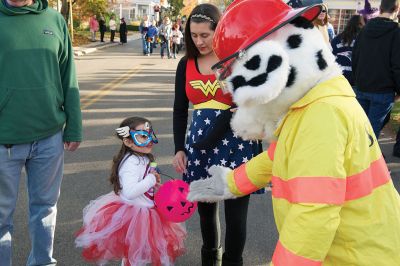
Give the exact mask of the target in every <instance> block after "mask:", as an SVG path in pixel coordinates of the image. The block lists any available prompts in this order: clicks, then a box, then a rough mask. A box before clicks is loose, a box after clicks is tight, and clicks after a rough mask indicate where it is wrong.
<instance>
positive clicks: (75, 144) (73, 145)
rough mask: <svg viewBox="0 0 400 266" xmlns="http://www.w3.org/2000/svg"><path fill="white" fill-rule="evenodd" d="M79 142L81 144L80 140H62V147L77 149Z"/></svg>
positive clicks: (71, 149) (68, 149) (70, 149)
mask: <svg viewBox="0 0 400 266" xmlns="http://www.w3.org/2000/svg"><path fill="white" fill-rule="evenodd" d="M80 144H81V143H80V142H76V141H72V142H69V141H66V142H64V149H65V150H67V151H75V150H76V149H78V147H79V145H80Z"/></svg>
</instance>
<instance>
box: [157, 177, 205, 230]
mask: <svg viewBox="0 0 400 266" xmlns="http://www.w3.org/2000/svg"><path fill="white" fill-rule="evenodd" d="M188 193H189V185H188V184H187V183H185V182H184V181H182V180H170V181H167V182H165V183H164V184H162V185H161V187H160V188H159V190H158V191H157V193H156V195H155V196H154V202H155V206H156V209H157V211H158V213H159V214H160V215H161V216H162V217H163V218H164V219H165V220H168V221H171V222H174V223H181V222H184V221H186V220H187V219H189V218H190V217H191V216H192V215H193V213H194V212H195V211H196V208H197V202H191V201H188V200H187V195H188Z"/></svg>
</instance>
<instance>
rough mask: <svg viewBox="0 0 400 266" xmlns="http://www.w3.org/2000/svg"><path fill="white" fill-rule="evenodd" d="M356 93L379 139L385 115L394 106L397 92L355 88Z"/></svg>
mask: <svg viewBox="0 0 400 266" xmlns="http://www.w3.org/2000/svg"><path fill="white" fill-rule="evenodd" d="M355 93H356V96H357V100H358V102H359V103H360V105H361V107H362V108H363V109H364V111H365V113H366V114H367V116H368V119H369V121H370V123H371V125H372V128H373V130H374V133H375V136H376V138H377V139H378V138H379V134H380V132H381V130H382V127H383V124H384V121H385V117H386V116H387V114H388V113H390V111H391V110H392V108H393V105H394V96H395V93H394V92H390V93H371V92H363V91H359V90H357V89H355Z"/></svg>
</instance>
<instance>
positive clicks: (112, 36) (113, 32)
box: [110, 30, 115, 42]
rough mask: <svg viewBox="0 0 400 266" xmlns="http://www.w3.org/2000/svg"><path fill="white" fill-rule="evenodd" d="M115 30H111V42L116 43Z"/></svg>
mask: <svg viewBox="0 0 400 266" xmlns="http://www.w3.org/2000/svg"><path fill="white" fill-rule="evenodd" d="M114 37H115V30H111V37H110V42H114Z"/></svg>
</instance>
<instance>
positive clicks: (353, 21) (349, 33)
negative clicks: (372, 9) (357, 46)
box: [340, 15, 365, 46]
mask: <svg viewBox="0 0 400 266" xmlns="http://www.w3.org/2000/svg"><path fill="white" fill-rule="evenodd" d="M363 22H364V18H363V17H362V16H361V15H353V16H352V17H351V18H350V19H349V21H348V22H347V24H346V27H345V28H344V30H343V32H342V33H340V35H341V37H342V43H343V44H344V45H347V46H350V45H351V43H352V42H353V40H354V39H355V38H356V37H357V34H358V33H359V32H360V30H361V29H362V27H363V26H364V24H365V23H363Z"/></svg>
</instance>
